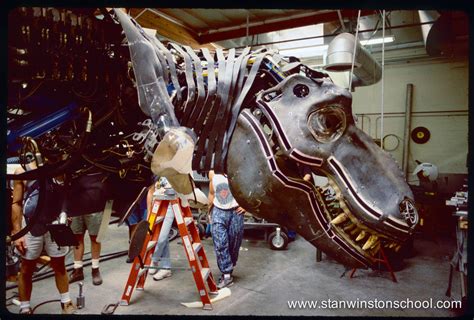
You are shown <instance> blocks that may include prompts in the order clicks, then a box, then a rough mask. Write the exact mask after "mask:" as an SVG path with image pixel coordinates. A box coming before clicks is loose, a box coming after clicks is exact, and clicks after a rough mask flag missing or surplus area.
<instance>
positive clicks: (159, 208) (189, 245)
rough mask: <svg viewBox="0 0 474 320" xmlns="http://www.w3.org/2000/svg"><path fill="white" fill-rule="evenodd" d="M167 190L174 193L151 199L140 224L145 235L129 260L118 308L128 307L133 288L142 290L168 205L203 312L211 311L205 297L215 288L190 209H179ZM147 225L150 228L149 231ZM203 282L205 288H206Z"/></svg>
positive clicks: (182, 207) (209, 303)
mask: <svg viewBox="0 0 474 320" xmlns="http://www.w3.org/2000/svg"><path fill="white" fill-rule="evenodd" d="M171 191H172V192H174V191H173V190H172V189H168V190H166V191H165V195H163V196H159V197H157V198H154V199H153V206H152V210H151V213H150V215H149V217H148V220H147V221H142V222H141V223H140V224H142V223H143V227H142V228H146V229H148V230H147V231H148V232H146V236H145V238H144V241H143V245H142V246H141V250H140V253H139V254H138V255H136V257H135V258H134V260H133V265H132V268H131V270H130V274H129V276H128V280H127V284H126V285H125V289H124V292H123V295H122V299H121V301H120V305H125V306H126V305H129V303H130V298H131V296H132V292H133V289H134V288H135V286H136V288H137V290H143V288H144V286H145V280H146V278H147V275H148V269H150V264H151V257H152V255H153V252H154V251H155V246H156V242H157V240H158V236H159V234H160V231H161V226H162V224H163V220H164V218H165V216H166V211H167V209H168V206H171V207H172V210H173V213H174V217H175V220H176V223H177V225H178V229H179V234H180V236H181V239H182V243H183V247H184V251H185V252H186V257H187V259H188V261H189V266H190V268H191V270H192V272H193V277H194V281H195V283H196V287H197V290H198V293H199V296H200V298H201V301H202V304H203V309H204V310H212V304H211V299H210V297H209V294H217V293H218V289H217V285H216V282H215V281H214V277H213V276H212V273H211V269H210V268H209V262H208V260H207V257H206V253H205V252H204V247H203V245H202V243H201V239H200V237H199V231H198V229H197V227H196V225H195V223H194V219H193V216H192V213H191V209H190V207H189V206H183V205H182V203H181V200H179V198H178V197H177V195H176V194H175V193H172V192H171ZM167 193H168V194H167ZM149 226H152V228H151V230H150V229H149ZM139 229H140V225H139V226H137V229H136V231H135V233H137V232H139ZM133 238H134V237H132V241H131V247H132V243H133V242H134V241H133V240H134V239H133ZM140 240H141V239H140ZM139 242H141V241H139ZM130 250H132V249H130ZM130 250H129V255H130ZM137 280H138V281H137ZM206 283H207V286H208V288H206Z"/></svg>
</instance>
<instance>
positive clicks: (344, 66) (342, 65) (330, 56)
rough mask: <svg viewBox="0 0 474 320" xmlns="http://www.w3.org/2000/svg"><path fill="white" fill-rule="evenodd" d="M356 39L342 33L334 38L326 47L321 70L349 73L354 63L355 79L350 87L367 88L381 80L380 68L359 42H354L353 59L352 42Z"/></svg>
mask: <svg viewBox="0 0 474 320" xmlns="http://www.w3.org/2000/svg"><path fill="white" fill-rule="evenodd" d="M355 41H356V38H355V37H354V35H352V34H350V33H342V34H340V35H338V36H337V37H335V38H334V39H333V40H332V41H331V42H330V43H329V47H328V52H327V57H326V65H325V66H323V69H324V70H326V71H330V72H343V71H349V70H351V68H352V63H353V62H354V73H353V76H354V77H355V78H354V80H353V81H352V87H356V86H368V85H372V84H375V83H377V82H378V81H379V80H380V79H381V78H382V67H381V66H380V64H379V63H378V62H377V61H376V60H375V59H374V57H373V56H372V55H371V54H370V53H369V52H368V51H367V50H366V49H364V48H363V47H362V46H361V45H360V43H359V41H357V42H356V50H355V55H354V59H353V58H352V55H353V52H354V42H355Z"/></svg>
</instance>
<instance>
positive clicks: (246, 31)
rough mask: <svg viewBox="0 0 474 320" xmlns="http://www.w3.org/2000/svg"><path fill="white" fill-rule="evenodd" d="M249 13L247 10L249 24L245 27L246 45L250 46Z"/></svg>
mask: <svg viewBox="0 0 474 320" xmlns="http://www.w3.org/2000/svg"><path fill="white" fill-rule="evenodd" d="M249 16H250V14H249V11H248V10H247V24H246V25H245V44H246V45H247V47H248V46H249Z"/></svg>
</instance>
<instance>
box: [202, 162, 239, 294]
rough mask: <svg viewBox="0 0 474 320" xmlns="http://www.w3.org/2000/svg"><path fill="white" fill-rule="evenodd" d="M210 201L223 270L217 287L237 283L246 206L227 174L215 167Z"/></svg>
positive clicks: (210, 183) (218, 253) (221, 269)
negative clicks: (235, 270) (236, 198)
mask: <svg viewBox="0 0 474 320" xmlns="http://www.w3.org/2000/svg"><path fill="white" fill-rule="evenodd" d="M209 203H210V209H209V214H210V221H211V223H212V227H211V230H212V231H211V233H212V240H213V242H214V250H215V252H216V258H217V265H218V267H219V270H220V271H221V273H222V275H221V277H220V279H219V283H218V284H217V287H218V288H219V289H222V288H224V287H229V286H231V285H232V284H233V283H234V279H233V277H232V272H233V270H234V267H235V266H236V264H237V259H238V258H239V249H240V245H241V244H242V237H243V235H244V213H245V210H244V209H243V208H242V207H240V206H239V204H238V203H237V201H236V200H235V199H234V197H233V196H232V193H231V192H230V188H229V181H228V180H227V175H222V174H215V173H214V171H213V170H211V171H209Z"/></svg>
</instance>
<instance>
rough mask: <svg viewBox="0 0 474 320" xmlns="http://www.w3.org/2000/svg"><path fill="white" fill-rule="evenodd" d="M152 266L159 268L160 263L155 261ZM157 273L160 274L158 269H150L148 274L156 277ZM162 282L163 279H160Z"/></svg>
mask: <svg viewBox="0 0 474 320" xmlns="http://www.w3.org/2000/svg"><path fill="white" fill-rule="evenodd" d="M151 266H152V267H158V263H157V262H154V261H153V262H152V263H151ZM157 273H158V269H148V274H149V275H152V276H154V275H155V274H157ZM160 280H161V279H160Z"/></svg>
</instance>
